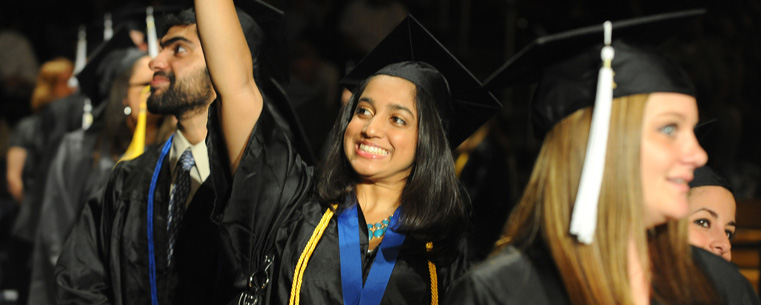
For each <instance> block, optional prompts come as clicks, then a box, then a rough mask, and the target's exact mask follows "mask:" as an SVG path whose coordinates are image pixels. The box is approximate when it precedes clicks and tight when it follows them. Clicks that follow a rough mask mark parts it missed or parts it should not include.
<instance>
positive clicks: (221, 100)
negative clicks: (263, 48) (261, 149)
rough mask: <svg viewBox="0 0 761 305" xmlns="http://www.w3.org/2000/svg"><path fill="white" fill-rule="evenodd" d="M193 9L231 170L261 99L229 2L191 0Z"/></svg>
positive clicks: (260, 104)
mask: <svg viewBox="0 0 761 305" xmlns="http://www.w3.org/2000/svg"><path fill="white" fill-rule="evenodd" d="M195 10H196V20H197V21H198V33H199V35H200V37H201V45H202V46H203V51H204V55H205V57H206V65H207V67H208V69H209V74H210V75H211V79H212V82H213V83H214V88H215V90H216V92H217V96H218V101H217V107H218V110H219V112H218V114H219V120H220V127H221V128H222V134H223V135H224V137H225V144H226V145H227V152H228V157H229V160H230V171H231V173H235V171H236V169H237V168H238V163H239V162H240V159H241V156H242V155H243V150H244V149H245V148H246V143H247V140H248V137H249V135H250V134H251V131H252V130H253V127H254V125H255V124H256V122H257V120H258V119H259V114H260V113H261V111H262V103H263V99H262V95H261V93H260V92H259V88H258V87H257V86H256V82H254V75H253V65H252V60H251V51H250V50H249V49H248V45H247V44H246V38H245V36H243V30H242V29H241V25H240V21H239V20H238V15H237V14H236V12H235V6H234V4H233V1H232V0H195Z"/></svg>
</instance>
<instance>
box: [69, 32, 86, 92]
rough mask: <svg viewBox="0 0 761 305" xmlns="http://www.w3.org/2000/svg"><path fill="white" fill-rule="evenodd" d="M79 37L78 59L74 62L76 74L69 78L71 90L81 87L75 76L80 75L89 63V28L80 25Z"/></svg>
mask: <svg viewBox="0 0 761 305" xmlns="http://www.w3.org/2000/svg"><path fill="white" fill-rule="evenodd" d="M77 36H78V37H77V57H76V60H75V61H74V74H73V76H72V77H71V78H69V83H68V85H69V87H70V88H76V87H79V82H78V81H77V78H76V76H74V75H77V74H79V72H80V71H82V69H84V67H85V63H87V27H85V26H84V25H80V26H79V34H78V35H77Z"/></svg>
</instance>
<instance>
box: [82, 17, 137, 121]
mask: <svg viewBox="0 0 761 305" xmlns="http://www.w3.org/2000/svg"><path fill="white" fill-rule="evenodd" d="M134 47H135V44H134V43H133V42H132V39H131V38H130V36H129V29H128V28H127V27H125V26H120V27H118V28H117V30H116V31H115V32H114V36H113V37H112V38H111V39H109V40H108V41H106V42H104V43H101V45H100V46H98V47H97V48H96V49H95V51H93V53H92V55H91V56H90V59H89V60H88V61H87V64H86V65H85V67H84V68H83V69H82V71H80V72H79V74H77V80H78V81H79V88H80V90H81V91H82V92H83V93H84V94H85V95H87V97H89V98H90V100H91V102H92V105H93V107H96V106H97V105H99V104H100V103H101V102H102V101H103V100H104V99H106V98H107V97H108V93H109V89H110V88H111V82H112V81H113V80H114V78H115V77H116V73H117V69H118V68H119V66H120V63H121V62H122V61H124V60H127V58H120V57H119V56H109V55H110V54H111V53H112V52H114V51H116V50H119V49H125V48H134Z"/></svg>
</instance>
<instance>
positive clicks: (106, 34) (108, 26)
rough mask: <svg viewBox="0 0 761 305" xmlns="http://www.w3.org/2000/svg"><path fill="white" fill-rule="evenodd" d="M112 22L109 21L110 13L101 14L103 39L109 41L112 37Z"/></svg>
mask: <svg viewBox="0 0 761 305" xmlns="http://www.w3.org/2000/svg"><path fill="white" fill-rule="evenodd" d="M113 25H114V23H113V21H111V13H106V14H105V15H103V41H109V40H110V39H111V37H114V26H113Z"/></svg>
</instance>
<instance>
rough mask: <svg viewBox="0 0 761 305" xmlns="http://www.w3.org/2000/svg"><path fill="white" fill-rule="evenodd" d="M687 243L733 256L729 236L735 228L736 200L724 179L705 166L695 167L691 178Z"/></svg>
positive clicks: (730, 237)
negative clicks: (688, 241) (693, 175)
mask: <svg viewBox="0 0 761 305" xmlns="http://www.w3.org/2000/svg"><path fill="white" fill-rule="evenodd" d="M688 196H689V200H690V214H689V216H688V217H687V218H685V219H684V221H687V222H689V224H688V227H689V234H688V236H689V240H690V244H692V245H693V246H696V247H700V248H703V249H705V250H707V251H709V252H711V253H713V254H716V255H718V256H721V257H723V258H724V259H726V260H727V261H731V260H732V244H731V241H732V238H733V237H734V236H735V232H736V231H737V225H736V224H735V212H736V211H737V203H736V202H735V197H734V195H733V194H732V187H731V186H730V185H729V183H728V182H727V180H726V179H725V178H724V177H723V176H721V175H719V173H717V172H716V171H714V170H713V169H712V168H710V167H708V166H703V167H701V168H698V169H696V170H695V178H694V179H693V180H692V181H690V192H689V195H688Z"/></svg>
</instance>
